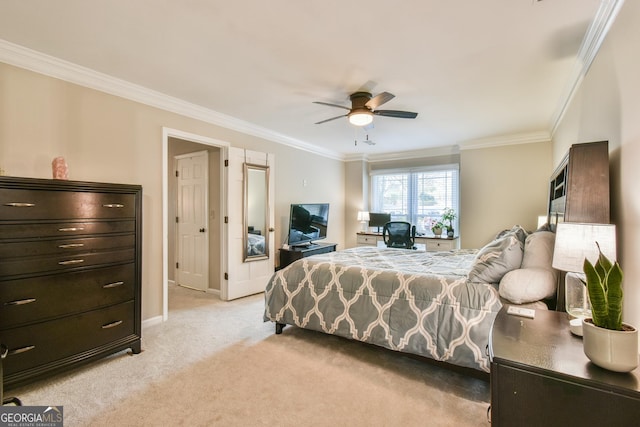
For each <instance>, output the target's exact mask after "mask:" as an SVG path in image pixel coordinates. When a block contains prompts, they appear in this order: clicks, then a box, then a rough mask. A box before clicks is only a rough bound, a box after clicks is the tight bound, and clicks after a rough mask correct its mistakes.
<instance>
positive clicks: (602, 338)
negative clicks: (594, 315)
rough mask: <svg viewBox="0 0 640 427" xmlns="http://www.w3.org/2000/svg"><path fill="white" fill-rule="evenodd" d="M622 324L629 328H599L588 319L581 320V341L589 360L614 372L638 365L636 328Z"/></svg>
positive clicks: (627, 370) (625, 370) (631, 369)
mask: <svg viewBox="0 0 640 427" xmlns="http://www.w3.org/2000/svg"><path fill="white" fill-rule="evenodd" d="M623 325H625V327H626V328H628V329H629V330H624V331H614V330H611V329H605V328H599V327H597V326H595V325H594V324H593V323H591V321H589V320H586V319H583V320H582V334H583V336H582V343H583V348H584V354H585V355H586V356H587V357H588V358H589V360H591V361H592V362H593V363H594V364H596V365H598V366H600V367H601V368H605V369H608V370H610V371H615V372H630V371H633V370H634V369H635V368H636V367H637V366H638V330H637V329H636V328H634V327H632V326H630V325H627V324H626V323H623Z"/></svg>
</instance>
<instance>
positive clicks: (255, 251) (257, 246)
mask: <svg viewBox="0 0 640 427" xmlns="http://www.w3.org/2000/svg"><path fill="white" fill-rule="evenodd" d="M265 253H266V248H265V239H264V236H262V235H260V234H255V233H251V232H249V233H247V256H256V255H264V254H265Z"/></svg>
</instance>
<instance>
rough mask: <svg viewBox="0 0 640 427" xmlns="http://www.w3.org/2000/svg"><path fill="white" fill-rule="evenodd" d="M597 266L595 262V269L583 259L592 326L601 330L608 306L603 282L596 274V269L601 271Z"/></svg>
mask: <svg viewBox="0 0 640 427" xmlns="http://www.w3.org/2000/svg"><path fill="white" fill-rule="evenodd" d="M598 264H599V263H598V262H596V266H597V267H594V266H593V264H591V262H589V260H588V259H585V260H584V265H583V270H584V274H585V276H586V277H587V291H588V292H589V300H590V301H591V317H592V318H593V324H594V325H596V326H599V327H601V328H606V324H607V314H608V304H607V297H606V293H605V289H604V285H603V281H602V280H601V278H600V274H599V273H598V268H600V269H601V266H599V265H598ZM603 273H604V271H603ZM605 276H606V275H605Z"/></svg>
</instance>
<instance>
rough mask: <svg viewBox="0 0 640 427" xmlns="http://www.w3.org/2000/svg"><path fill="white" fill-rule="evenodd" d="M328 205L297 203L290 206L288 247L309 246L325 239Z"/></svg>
mask: <svg viewBox="0 0 640 427" xmlns="http://www.w3.org/2000/svg"><path fill="white" fill-rule="evenodd" d="M328 223H329V203H298V204H292V205H291V212H290V215H289V240H288V243H289V246H309V245H310V244H311V243H312V242H313V241H315V240H321V239H324V238H326V237H327V224H328Z"/></svg>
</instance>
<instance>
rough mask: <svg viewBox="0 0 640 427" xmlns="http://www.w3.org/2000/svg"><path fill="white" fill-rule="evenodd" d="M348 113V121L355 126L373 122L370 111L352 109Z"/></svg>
mask: <svg viewBox="0 0 640 427" xmlns="http://www.w3.org/2000/svg"><path fill="white" fill-rule="evenodd" d="M348 115H349V123H351V124H352V125H355V126H366V125H368V124H371V122H373V114H371V112H370V111H354V112H352V113H349V114H348Z"/></svg>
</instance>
